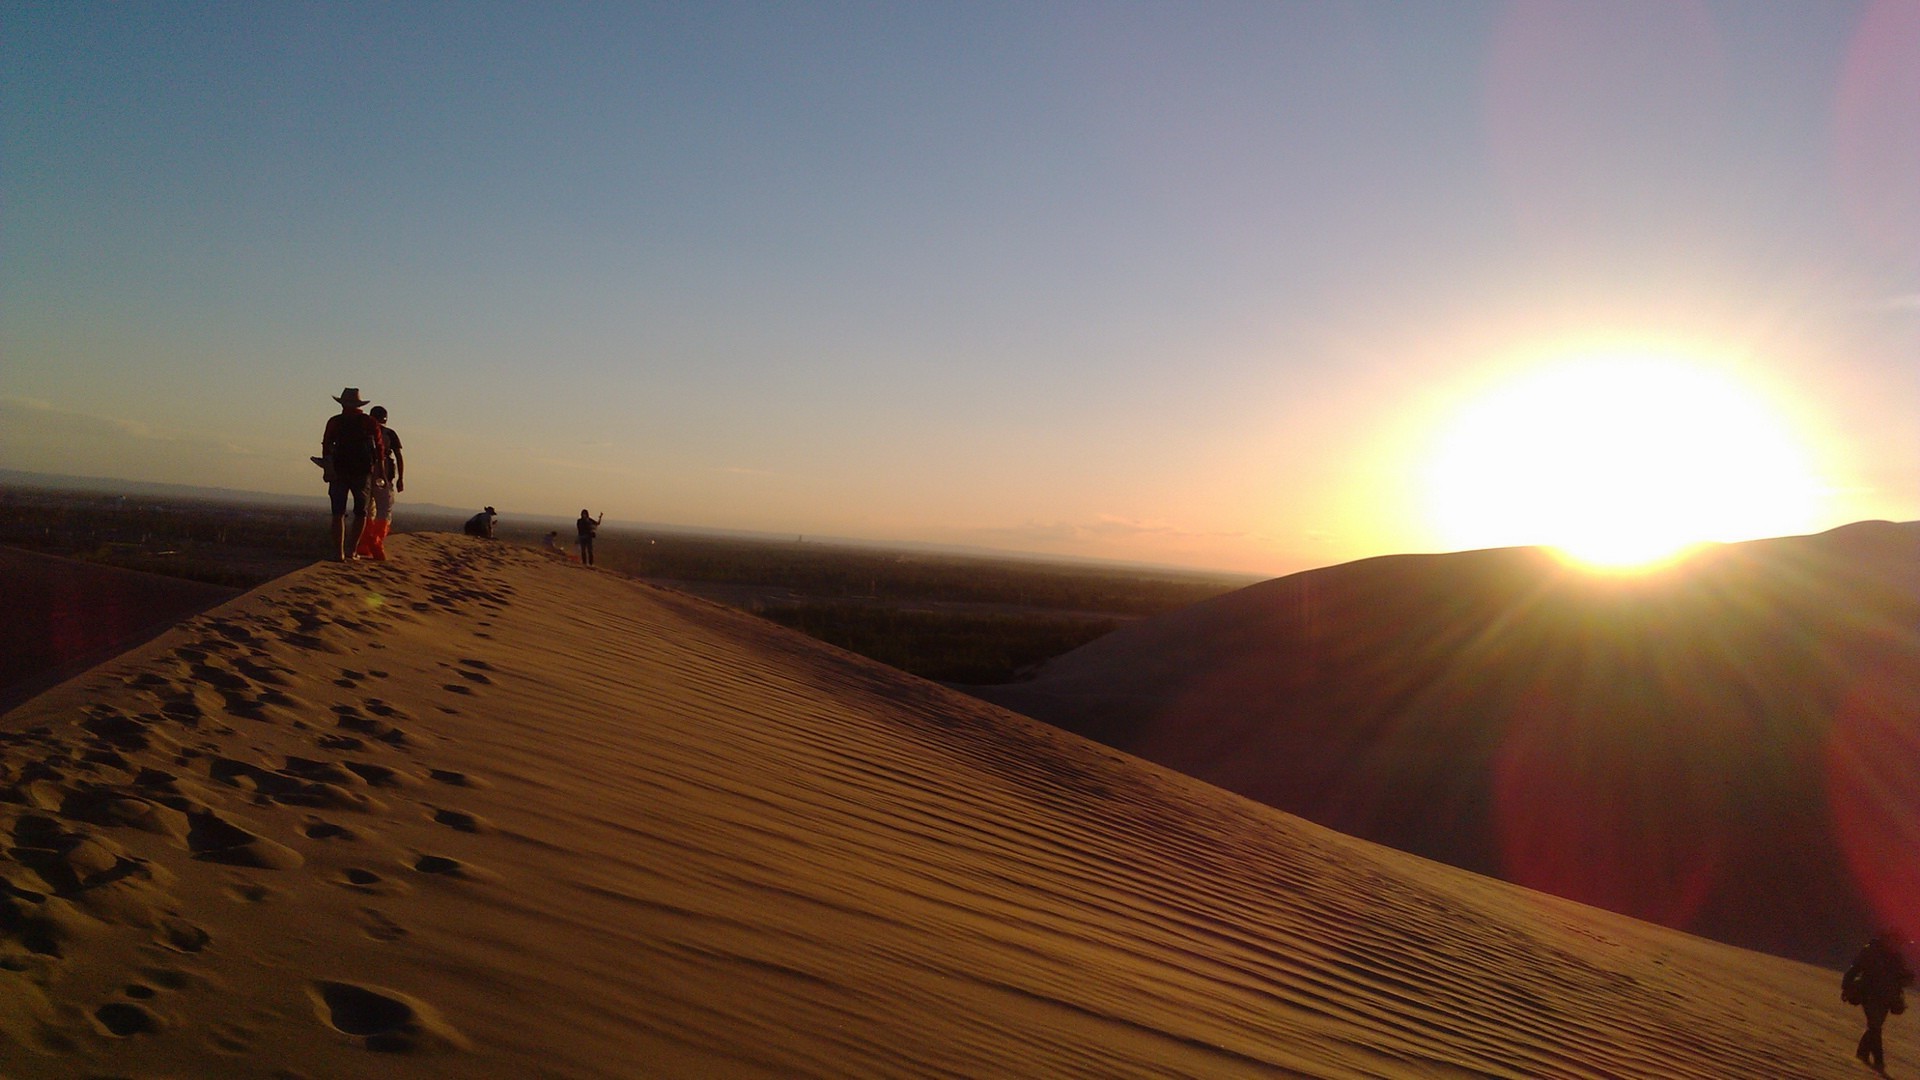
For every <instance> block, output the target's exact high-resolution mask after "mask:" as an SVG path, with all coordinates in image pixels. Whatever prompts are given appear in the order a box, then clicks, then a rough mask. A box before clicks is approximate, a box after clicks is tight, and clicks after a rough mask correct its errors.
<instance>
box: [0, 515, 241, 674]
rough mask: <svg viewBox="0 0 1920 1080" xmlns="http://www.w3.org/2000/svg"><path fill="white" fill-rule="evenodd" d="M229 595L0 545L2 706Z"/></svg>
mask: <svg viewBox="0 0 1920 1080" xmlns="http://www.w3.org/2000/svg"><path fill="white" fill-rule="evenodd" d="M235 593H236V590H234V589H228V588H223V587H221V586H218V585H204V584H201V583H200V582H197V581H182V580H180V579H179V578H170V577H162V576H160V575H158V574H143V573H139V572H138V571H134V570H121V569H119V568H117V567H112V566H99V565H96V564H94V563H89V562H82V561H80V560H77V559H61V558H55V557H54V556H51V555H41V554H39V553H37V552H32V551H22V550H20V549H19V548H9V547H0V709H5V708H9V707H11V706H13V705H17V704H19V703H20V702H23V701H25V700H27V699H28V698H29V697H32V696H33V695H34V694H36V693H38V692H40V691H42V690H45V689H47V688H48V687H50V686H53V685H55V684H57V683H58V682H59V681H60V680H62V679H66V678H70V677H72V676H74V675H78V674H79V673H81V672H82V671H85V670H87V669H88V668H90V667H92V666H93V665H94V664H97V663H99V662H100V661H102V660H106V659H108V658H110V657H112V656H115V655H118V654H119V653H120V652H123V651H125V650H126V649H127V648H129V647H130V646H132V645H133V644H134V643H136V642H138V641H140V640H141V639H142V638H143V637H149V636H152V635H153V634H156V633H158V632H159V631H161V630H164V629H167V628H168V627H171V626H172V625H173V624H174V623H176V622H179V621H180V620H181V619H182V618H184V617H185V616H187V615H190V614H192V613H194V612H197V611H202V610H205V609H206V608H209V607H212V606H213V605H215V604H217V603H219V602H221V601H223V600H227V599H229V598H231V597H233V596H234V595H235Z"/></svg>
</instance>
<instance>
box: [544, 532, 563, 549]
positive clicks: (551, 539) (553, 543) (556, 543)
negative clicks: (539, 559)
mask: <svg viewBox="0 0 1920 1080" xmlns="http://www.w3.org/2000/svg"><path fill="white" fill-rule="evenodd" d="M542 543H544V544H546V545H547V550H548V551H563V550H564V549H563V548H561V546H560V530H559V529H555V530H553V531H552V532H550V533H548V534H547V536H546V539H545V540H543V541H542Z"/></svg>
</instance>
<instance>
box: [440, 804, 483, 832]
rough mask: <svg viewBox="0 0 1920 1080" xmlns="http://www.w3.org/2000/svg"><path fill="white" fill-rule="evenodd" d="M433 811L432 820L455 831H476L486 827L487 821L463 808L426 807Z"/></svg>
mask: <svg viewBox="0 0 1920 1080" xmlns="http://www.w3.org/2000/svg"><path fill="white" fill-rule="evenodd" d="M427 809H429V810H432V811H433V820H434V821H435V822H437V823H439V824H441V825H445V826H446V827H447V828H449V829H453V830H454V831H456V832H464V833H477V832H481V831H483V830H485V829H486V828H487V821H486V819H484V818H481V817H478V816H476V815H474V814H469V813H467V812H466V811H465V810H448V809H445V808H441V807H431V806H430V807H428V808H427Z"/></svg>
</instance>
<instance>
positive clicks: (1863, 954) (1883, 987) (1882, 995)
mask: <svg viewBox="0 0 1920 1080" xmlns="http://www.w3.org/2000/svg"><path fill="white" fill-rule="evenodd" d="M1904 942H1905V937H1904V935H1902V934H1901V932H1900V931H1899V930H1898V929H1895V928H1891V927H1889V928H1888V929H1886V930H1883V931H1881V932H1880V933H1879V934H1878V935H1877V936H1876V937H1874V939H1873V940H1872V941H1869V942H1867V944H1866V947H1865V948H1863V949H1861V950H1860V955H1859V956H1856V957H1854V959H1853V966H1852V967H1850V968H1848V969H1847V973H1846V974H1845V975H1844V976H1842V977H1841V979H1840V1000H1841V1001H1844V1002H1846V1003H1847V1004H1849V1005H1858V1006H1860V1008H1861V1009H1862V1010H1864V1011H1865V1012H1866V1014H1867V1033H1866V1034H1864V1035H1862V1036H1860V1046H1859V1048H1858V1049H1856V1050H1855V1051H1854V1052H1853V1056H1854V1057H1857V1058H1859V1059H1860V1060H1861V1061H1863V1062H1865V1063H1866V1064H1867V1065H1869V1066H1871V1067H1872V1068H1873V1069H1875V1070H1876V1071H1878V1072H1886V1071H1887V1052H1886V1050H1885V1048H1883V1047H1882V1046H1881V1045H1880V1028H1881V1025H1883V1024H1885V1023H1886V1022H1887V1014H1889V1013H1892V1014H1893V1015H1895V1016H1898V1015H1899V1014H1901V1013H1903V1012H1906V1011H1907V999H1906V995H1905V993H1904V991H1905V990H1906V988H1907V987H1909V986H1912V985H1913V970H1912V969H1911V968H1909V967H1907V958H1906V957H1905V956H1904V955H1902V954H1901V952H1900V946H1901V945H1902V944H1903V943H1904Z"/></svg>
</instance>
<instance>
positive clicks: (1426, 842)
mask: <svg viewBox="0 0 1920 1080" xmlns="http://www.w3.org/2000/svg"><path fill="white" fill-rule="evenodd" d="M977 692H978V693H979V694H980V696H982V697H985V698H987V699H988V700H991V701H994V702H997V703H1000V704H1003V705H1007V706H1009V707H1011V708H1015V709H1017V710H1019V711H1021V712H1024V713H1026V714H1028V715H1030V716H1033V717H1036V718H1039V719H1042V720H1046V721H1048V722H1050V723H1053V724H1056V725H1058V726H1060V727H1063V728H1066V729H1067V730H1069V731H1074V732H1078V733H1081V734H1085V735H1089V736H1092V737H1093V738H1096V739H1099V740H1101V741H1103V742H1106V743H1108V744H1110V745H1112V746H1114V747H1117V748H1119V749H1122V750H1125V751H1128V752H1130V753H1134V754H1138V755H1140V756H1142V757H1145V758H1147V759H1149V760H1152V761H1155V762H1158V763H1160V764H1162V765H1167V766H1169V767H1172V768H1174V769H1177V770H1179V771H1181V772H1184V773H1188V774H1190V775H1193V776H1196V777H1199V778H1201V779H1203V780H1208V781H1210V782H1213V783H1216V784H1219V785H1221V786H1223V787H1226V788H1228V789H1231V790H1233V791H1237V792H1240V793H1241V794H1244V795H1247V796H1250V797H1252V798H1254V799H1257V800H1259V801H1261V802H1264V803H1267V804H1269V805H1272V806H1275V807H1278V808H1280V809H1283V810H1287V811H1291V812H1294V813H1298V814H1301V815H1302V816H1305V817H1307V818H1310V819H1312V820H1314V821H1317V822H1320V823H1322V824H1326V825H1329V826H1332V827H1334V828H1336V829H1339V830H1341V831H1344V832H1351V833H1354V834H1357V835H1360V836H1364V837H1367V838H1369V839H1372V840H1376V841H1379V842H1381V843H1384V844H1387V845H1389V846H1392V847H1395V848H1399V849H1401V850H1404V851H1408V852H1413V853H1416V854H1420V855H1425V856H1428V857H1430V858H1434V859H1437V860H1440V861H1443V862H1447V863H1451V864H1454V865H1457V866H1462V867H1465V868H1468V869H1472V870H1476V871H1481V872H1485V873H1490V874H1494V875H1497V876H1500V877H1503V878H1506V879H1508V880H1511V881H1515V882H1519V883H1521V884H1525V885H1529V886H1534V887H1537V888H1540V889H1543V890H1546V891H1550V892H1554V893H1557V894H1559V895H1562V896H1568V897H1572V898H1575V899H1580V900H1583V901H1587V902H1591V903H1594V904H1597V905H1600V906H1604V907H1607V908H1610V909H1612V910H1616V911H1622V912H1626V913H1629V914H1633V915H1637V916H1641V917H1645V918H1649V919H1652V920H1655V921H1658V922H1662V923H1665V924H1667V925H1670V926H1676V927H1682V928H1687V929H1691V930H1694V931H1696V932H1698V933H1701V934H1704V935H1706V936H1710V937H1714V938H1717V939H1719V940H1723V941H1727V942H1731V943H1735V944H1739V945H1744V946H1749V947H1754V948H1759V949H1763V950H1767V951H1771V952H1775V953H1779V954H1782V955H1787V956H1794V957H1798V958H1803V959H1809V960H1815V961H1819V962H1824V963H1835V962H1838V961H1840V960H1842V958H1843V957H1844V955H1845V954H1846V953H1847V951H1848V950H1849V949H1851V948H1852V947H1854V946H1855V945H1857V943H1858V941H1859V939H1860V937H1861V935H1862V933H1863V932H1864V931H1865V929H1866V928H1867V927H1868V926H1869V925H1872V924H1874V923H1876V922H1882V921H1889V920H1892V921H1901V922H1903V923H1904V924H1905V925H1907V926H1909V927H1911V926H1914V925H1920V860H1916V859H1915V857H1914V852H1915V846H1914V844H1915V841H1916V840H1920V783H1916V781H1915V777H1920V523H1906V524H1893V523H1888V522H1864V523H1859V524H1855V525H1850V526H1846V527H1844V528H1840V529H1836V530H1834V531H1832V532H1828V533H1823V534H1820V535H1817V536H1803V537H1790V538H1782V539H1775V540H1764V541H1755V542H1751V543H1743V544H1734V545H1726V546H1720V547H1715V548H1711V549H1708V550H1706V551H1703V552H1702V553H1700V554H1699V555H1698V556H1697V557H1695V558H1693V559H1692V560H1691V561H1689V562H1687V563H1685V564H1683V565H1682V566H1681V567H1678V568H1676V569H1673V570H1671V571H1668V572H1665V573H1661V574H1658V575H1653V576H1648V577H1644V578H1608V577H1600V576H1594V575H1590V574H1586V573H1583V572H1580V571H1577V570H1573V569H1570V568H1568V567H1566V566H1564V565H1563V564H1561V563H1560V562H1558V561H1557V560H1555V559H1553V558H1552V557H1551V556H1549V555H1548V554H1546V553H1544V552H1542V551H1539V550H1536V549H1523V548H1511V549H1500V550H1489V551H1473V552H1464V553H1459V554H1451V555H1423V556H1394V557H1387V558H1378V559H1369V560H1364V561H1361V562H1355V563H1349V564H1346V565H1342V566H1335V567H1330V568H1327V569H1322V570H1314V571H1309V572H1306V573H1301V574H1295V575H1292V576H1290V577H1285V578H1279V579H1276V580H1273V581H1268V582H1264V583H1261V584H1259V585H1255V586H1252V587H1249V588H1246V589H1243V590H1240V591H1238V592H1234V593H1230V594H1228V595H1225V596H1222V597H1219V598H1216V599H1214V600H1209V601H1206V602H1204V603H1201V604H1197V605H1195V606H1193V607H1191V608H1188V609H1184V610H1182V611H1178V612H1174V613H1171V614H1168V615H1163V616H1158V617H1155V618H1152V619H1148V620H1143V621H1141V622H1138V623H1135V624H1132V625H1130V626H1127V627H1124V628H1122V629H1120V630H1118V631H1116V632H1114V633H1112V634H1110V635H1108V636H1106V637H1104V638H1101V639H1098V640H1096V641H1094V642H1092V643H1091V644H1088V645H1086V646H1084V647H1082V648H1080V649H1078V650H1076V651H1074V652H1071V653H1068V654H1067V655H1065V656H1062V657H1059V658H1058V659H1056V660H1054V661H1052V662H1050V663H1049V664H1047V665H1046V666H1044V667H1043V668H1042V669H1041V671H1040V672H1039V674H1038V676H1037V677H1036V678H1035V679H1034V680H1033V681H1031V682H1028V683H1020V684H1014V685H1011V686H1005V687H983V688H979V689H978V690H977ZM1756 897H1765V898H1767V899H1766V902H1765V903H1764V904H1756V903H1755V902H1754V901H1755V898H1756Z"/></svg>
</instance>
